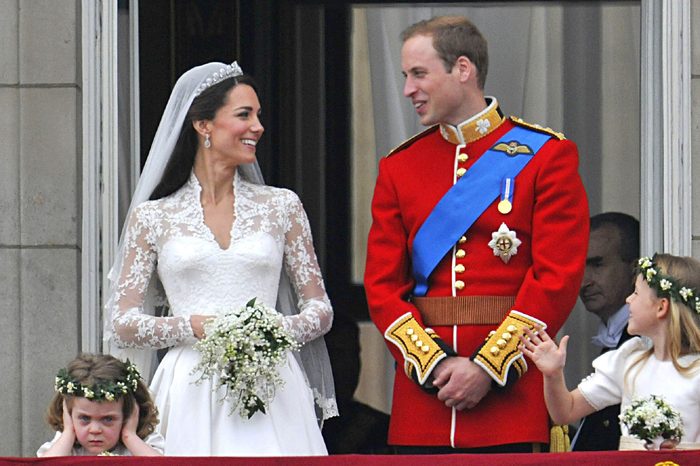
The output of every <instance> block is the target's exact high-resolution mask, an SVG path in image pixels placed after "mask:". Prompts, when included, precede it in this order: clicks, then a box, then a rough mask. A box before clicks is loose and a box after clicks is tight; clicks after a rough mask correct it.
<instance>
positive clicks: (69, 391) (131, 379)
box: [54, 360, 141, 401]
mask: <svg viewBox="0 0 700 466" xmlns="http://www.w3.org/2000/svg"><path fill="white" fill-rule="evenodd" d="M140 379H141V374H139V370H138V369H137V368H136V366H135V365H134V364H133V363H131V362H129V361H128V360H127V361H126V377H123V378H119V379H116V380H109V381H99V382H97V383H95V384H94V385H92V386H91V387H88V386H85V385H82V384H81V383H80V382H78V381H77V380H75V379H74V378H73V377H71V376H70V374H69V373H68V371H67V370H66V369H65V368H64V369H61V370H59V371H58V374H56V381H55V383H54V389H55V390H56V391H57V392H59V393H60V394H62V395H72V396H81V397H85V398H87V399H88V400H91V401H103V400H105V401H114V400H116V399H117V398H119V397H120V396H122V395H126V394H127V393H134V392H135V391H136V389H137V388H138V386H139V380H140Z"/></svg>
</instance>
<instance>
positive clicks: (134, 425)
mask: <svg viewBox="0 0 700 466" xmlns="http://www.w3.org/2000/svg"><path fill="white" fill-rule="evenodd" d="M139 413H140V411H139V404H138V403H137V402H136V400H135V399H134V407H133V408H132V410H131V413H130V414H129V417H128V418H126V420H125V421H124V424H122V435H121V438H122V443H123V444H124V446H125V447H126V449H127V450H129V452H131V454H132V455H133V456H161V455H162V453H161V452H159V451H157V450H156V449H155V448H153V447H152V446H150V445H149V444H147V443H146V442H145V441H144V440H143V439H142V438H141V437H139V436H138V435H137V434H136V429H138V427H139Z"/></svg>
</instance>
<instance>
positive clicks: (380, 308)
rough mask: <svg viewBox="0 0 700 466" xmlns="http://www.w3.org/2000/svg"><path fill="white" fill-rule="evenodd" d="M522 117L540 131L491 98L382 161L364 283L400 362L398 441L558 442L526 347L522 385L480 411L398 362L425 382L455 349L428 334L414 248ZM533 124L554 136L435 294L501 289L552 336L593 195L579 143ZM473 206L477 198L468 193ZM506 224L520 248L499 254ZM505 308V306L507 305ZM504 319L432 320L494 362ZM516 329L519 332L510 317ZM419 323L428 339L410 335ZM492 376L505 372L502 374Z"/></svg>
mask: <svg viewBox="0 0 700 466" xmlns="http://www.w3.org/2000/svg"><path fill="white" fill-rule="evenodd" d="M515 125H519V126H525V127H531V125H528V124H526V123H523V122H522V121H520V120H517V119H504V118H503V117H502V114H501V113H500V110H498V106H497V102H496V100H495V99H492V100H491V102H490V104H489V106H488V107H487V108H486V109H485V110H484V111H483V112H481V113H480V114H478V115H476V116H474V117H472V118H470V119H469V120H467V121H466V122H464V123H462V124H461V125H460V126H459V127H458V128H456V127H452V126H448V125H440V126H435V127H433V128H430V129H428V130H426V131H425V132H423V133H421V134H420V135H418V136H416V137H414V138H412V139H411V140H409V141H407V142H406V143H404V144H403V145H402V146H400V147H399V148H397V149H396V150H394V151H393V152H392V153H391V154H390V156H388V157H385V158H384V159H382V160H381V161H380V163H379V175H378V178H377V184H376V188H375V192H374V198H373V201H372V215H373V224H372V228H371V230H370V234H369V244H368V253H367V267H366V272H365V288H366V293H367V299H368V303H369V308H370V315H371V317H372V320H373V321H374V322H375V324H376V325H377V327H378V328H379V330H380V331H381V332H382V333H384V335H385V337H386V338H387V340H388V342H389V343H388V346H389V348H390V350H391V351H392V353H393V355H394V357H395V358H396V359H397V361H398V369H397V372H396V376H395V381H394V397H393V405H392V413H391V426H390V431H389V443H391V444H394V445H423V446H431V445H452V446H453V447H463V448H471V447H482V446H490V445H500V444H508V443H521V442H541V443H548V442H549V418H548V415H547V411H546V408H545V404H544V398H543V391H542V376H541V374H540V372H539V371H538V370H537V369H536V368H533V369H531V370H529V371H526V368H525V364H524V359H523V358H522V354H521V353H520V352H519V350H517V349H515V350H513V351H511V353H510V354H511V356H510V357H511V358H512V357H518V358H520V359H518V360H517V361H516V362H517V364H514V367H513V368H516V367H515V366H517V372H518V374H516V375H515V377H516V378H517V376H518V375H520V377H519V378H518V379H517V381H513V380H508V381H507V382H508V386H507V387H505V388H502V389H491V390H490V391H489V393H488V394H487V395H486V397H485V398H483V399H482V400H481V401H480V402H479V404H478V405H477V406H476V407H474V408H473V409H465V410H463V411H456V410H454V409H452V408H448V407H446V406H445V405H444V403H443V402H441V401H440V400H438V398H437V396H436V395H435V394H431V393H427V392H426V391H424V390H422V389H421V387H420V386H419V385H418V384H417V383H416V382H414V381H413V380H411V378H409V377H407V376H406V374H405V373H404V371H403V370H401V368H403V367H405V366H407V363H406V361H410V363H411V364H413V365H414V366H415V369H416V370H417V372H418V374H417V375H418V378H419V379H421V377H422V378H423V380H426V379H427V378H428V376H429V373H430V372H431V371H432V369H433V368H434V367H435V366H436V365H437V364H439V362H440V361H441V359H442V358H444V357H446V355H445V354H444V352H443V351H441V350H440V349H439V348H435V345H428V344H426V342H425V341H423V342H422V341H421V340H427V341H430V340H431V338H430V337H428V338H426V334H425V332H424V331H423V329H425V328H426V327H427V325H426V324H425V323H424V319H423V317H422V315H421V312H420V311H419V310H418V308H417V307H416V306H415V305H414V304H413V298H412V292H413V287H414V285H415V281H414V278H413V276H412V268H411V254H412V246H413V240H414V237H415V235H416V232H417V231H418V230H419V228H420V227H421V225H422V224H423V222H424V220H425V219H426V218H427V217H428V215H429V214H430V212H431V211H432V209H433V208H434V206H435V205H436V204H437V203H438V201H439V200H440V199H441V198H442V197H443V196H444V195H445V193H446V192H447V191H448V190H449V189H450V188H451V187H452V186H453V184H454V183H456V182H457V180H458V179H459V177H461V176H462V175H463V174H464V173H465V172H466V171H467V170H469V169H470V167H471V166H472V165H473V164H474V163H475V162H476V161H477V160H478V159H479V157H480V156H481V155H482V154H483V153H484V152H485V151H487V150H488V149H490V148H491V147H492V146H494V144H495V143H496V142H497V141H499V139H500V138H501V137H502V136H503V135H504V134H506V133H507V132H508V131H509V130H510V129H511V128H513V127H514V126H515ZM533 130H535V131H542V132H547V133H550V134H552V136H553V137H552V138H551V139H549V140H548V141H547V142H546V143H545V144H544V146H542V148H541V149H540V150H539V151H538V152H537V153H536V155H535V156H534V157H533V158H532V160H531V161H530V162H529V163H528V164H527V165H526V166H525V167H524V168H523V169H522V171H521V172H520V173H519V174H518V175H517V177H516V178H515V185H514V190H513V198H512V210H510V211H509V212H507V213H502V212H501V211H499V209H498V204H499V199H495V200H494V202H493V203H492V204H491V205H489V207H488V208H487V209H486V210H485V211H484V212H483V214H481V216H480V217H479V218H478V219H477V220H476V221H475V223H474V224H473V225H472V226H471V227H470V228H469V229H468V231H466V232H465V234H464V236H463V237H462V238H460V240H459V241H458V242H457V243H456V244H455V246H454V247H453V248H452V250H451V251H450V252H448V253H447V254H446V255H445V257H444V258H443V259H442V260H441V262H440V263H439V264H438V265H437V267H436V268H435V269H434V270H433V272H432V274H431V275H430V277H429V282H428V286H429V288H428V292H427V294H426V297H455V299H456V300H459V299H462V298H460V297H476V298H473V299H475V300H476V301H477V302H478V301H479V300H481V299H482V298H481V297H484V298H483V299H484V300H489V299H490V300H491V301H492V304H493V303H494V302H495V303H496V306H498V303H499V300H498V297H510V302H509V303H508V304H507V305H505V306H506V307H505V309H501V310H500V313H501V314H500V315H501V316H502V318H505V317H506V315H507V314H508V312H509V311H510V310H511V309H512V310H517V311H519V312H520V313H522V314H524V315H525V317H527V316H530V317H533V318H535V319H536V320H535V321H534V322H537V320H539V321H542V322H544V323H546V324H547V326H548V330H549V332H550V334H554V333H556V332H557V331H558V330H559V328H560V327H561V325H562V324H563V323H564V321H565V320H566V318H567V316H568V314H569V312H570V311H571V309H572V308H573V306H574V303H575V300H576V296H577V294H578V290H579V286H580V283H581V279H582V276H583V269H584V265H585V258H586V249H587V244H588V224H589V213H588V203H587V199H586V194H585V191H584V187H583V184H582V182H581V179H580V177H579V174H578V153H577V150H576V146H575V144H574V143H572V142H570V141H567V140H565V139H563V136H561V135H559V134H558V133H554V132H553V131H551V130H549V129H541V128H533ZM465 181H468V180H465ZM464 203H465V206H468V203H469V199H464ZM502 210H507V209H502ZM503 223H505V224H506V227H507V229H508V230H509V232H510V234H511V235H515V236H516V237H517V239H518V240H519V241H520V244H519V245H518V247H517V251H512V250H511V251H510V252H509V253H508V255H509V257H506V258H502V257H500V256H499V255H497V254H494V249H493V244H494V243H492V244H491V245H489V242H491V240H492V239H493V238H494V236H493V233H495V232H497V231H498V230H499V227H501V225H502V224H503ZM494 297H496V299H495V301H494V300H493V298H494ZM448 299H450V298H448ZM470 299H471V298H470ZM505 302H507V299H506V301H505ZM511 304H512V307H511ZM500 306H501V307H503V306H504V305H503V304H502V302H501V304H500ZM407 313H410V314H407ZM508 319H510V318H508ZM477 321H478V319H477ZM499 322H500V320H499V321H496V322H493V323H486V324H483V323H469V324H459V325H431V327H432V329H433V330H434V332H435V334H437V336H439V337H440V338H441V339H442V340H443V341H444V342H445V343H447V344H448V345H450V346H451V347H452V348H453V349H454V350H455V351H456V352H457V354H458V355H460V356H465V357H472V356H474V354H475V351H477V350H478V349H479V348H480V347H482V346H483V347H482V348H481V350H480V352H479V354H480V355H481V356H480V357H481V358H482V360H483V361H486V362H487V363H488V362H489V361H488V359H489V358H490V357H491V356H493V355H494V354H496V353H498V352H499V349H497V347H496V344H495V343H493V342H492V343H489V342H487V343H486V345H485V346H484V342H485V339H488V338H489V332H491V331H493V330H496V329H497V328H498V327H499ZM411 325H412V326H413V327H411ZM409 327H410V328H409ZM501 327H502V328H499V330H498V331H499V332H500V333H499V335H496V336H495V337H493V338H500V334H503V335H505V336H506V337H507V338H506V340H511V335H510V333H507V331H506V330H505V328H506V327H505V324H502V326H501ZM507 328H508V329H511V328H512V329H513V330H515V327H513V326H511V325H508V327H507ZM414 329H415V331H416V332H417V333H418V334H419V335H418V336H419V338H416V337H415V336H413V335H414ZM515 333H517V332H515ZM410 337H413V340H412V341H413V343H416V340H418V341H417V344H418V350H416V351H413V350H415V348H413V350H411V348H412V347H411V340H410ZM494 342H495V340H494ZM506 343H507V344H509V345H511V343H512V346H511V347H515V346H517V336H514V337H513V338H512V341H510V342H507V341H503V340H500V339H499V340H498V346H499V347H503V345H505V344H506ZM421 344H422V345H423V346H421ZM421 349H422V352H421V351H419V350H421ZM412 351H413V353H411V352H412ZM409 353H411V354H409ZM423 353H425V354H423ZM501 355H502V354H501ZM423 356H425V357H423ZM499 357H500V356H499ZM421 358H422V359H421ZM419 359H420V360H421V361H422V362H420V361H418V360H419ZM501 362H502V361H501ZM421 364H422V366H421ZM419 366H421V367H419ZM484 367H485V366H484ZM490 375H491V376H492V378H494V379H495V380H496V377H494V374H490ZM502 375H503V378H502V379H501V380H500V381H499V384H500V385H503V384H504V383H503V382H505V381H506V380H505V377H506V375H505V374H502ZM508 377H513V375H512V374H511V375H508ZM423 380H421V381H423ZM511 382H514V383H511Z"/></svg>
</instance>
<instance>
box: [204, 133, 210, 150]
mask: <svg viewBox="0 0 700 466" xmlns="http://www.w3.org/2000/svg"><path fill="white" fill-rule="evenodd" d="M204 147H206V148H207V149H209V148H210V147H211V139H209V135H208V134H205V135H204Z"/></svg>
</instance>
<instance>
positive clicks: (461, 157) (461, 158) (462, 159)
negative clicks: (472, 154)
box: [457, 154, 469, 163]
mask: <svg viewBox="0 0 700 466" xmlns="http://www.w3.org/2000/svg"><path fill="white" fill-rule="evenodd" d="M457 160H459V161H460V162H461V163H464V162H466V161H467V160H469V156H468V155H467V154H459V155H458V156H457Z"/></svg>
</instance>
